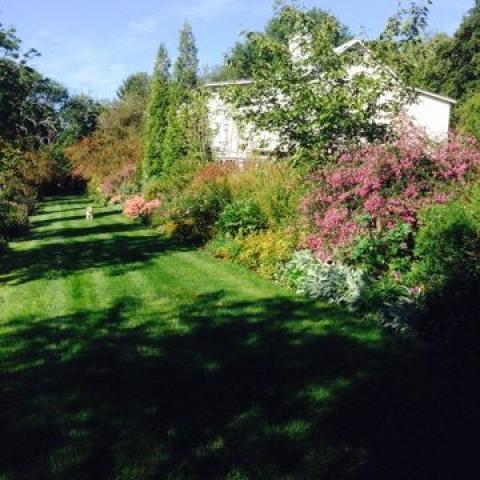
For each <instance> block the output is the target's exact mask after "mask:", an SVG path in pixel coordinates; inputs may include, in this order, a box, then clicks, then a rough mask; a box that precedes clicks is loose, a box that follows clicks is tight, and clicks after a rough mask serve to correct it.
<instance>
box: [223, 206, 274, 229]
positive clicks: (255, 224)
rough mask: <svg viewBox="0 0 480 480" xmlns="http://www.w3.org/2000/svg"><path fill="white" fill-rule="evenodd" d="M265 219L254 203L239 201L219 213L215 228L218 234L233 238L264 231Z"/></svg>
mask: <svg viewBox="0 0 480 480" xmlns="http://www.w3.org/2000/svg"><path fill="white" fill-rule="evenodd" d="M266 226H267V219H266V217H265V215H264V214H263V212H262V211H261V210H260V207H259V206H258V204H257V203H256V202H255V201H252V200H240V201H237V202H235V203H232V204H231V205H228V206H227V207H226V208H225V210H224V211H223V212H222V213H221V215H220V217H219V219H218V222H217V228H218V231H219V233H220V234H222V235H226V236H230V237H235V236H236V235H248V234H250V233H253V232H256V231H259V230H262V229H264V228H265V227H266Z"/></svg>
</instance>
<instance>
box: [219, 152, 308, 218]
mask: <svg viewBox="0 0 480 480" xmlns="http://www.w3.org/2000/svg"><path fill="white" fill-rule="evenodd" d="M302 178H303V174H302V172H301V171H300V170H299V169H295V168H293V167H292V166H290V165H289V164H287V163H274V162H273V161H272V160H251V161H249V162H247V164H246V165H245V166H244V168H241V169H237V170H233V171H232V172H231V174H230V175H229V177H228V182H229V184H230V187H231V189H232V193H233V197H234V199H235V200H253V201H255V203H256V204H258V206H259V207H260V209H261V210H262V212H263V213H264V214H265V216H266V217H267V218H268V221H269V224H270V225H271V226H272V227H278V226H284V225H288V224H289V223H292V222H293V221H294V219H295V218H296V216H297V212H298V205H299V202H300V198H301V197H302V195H303V193H304V187H303V184H304V182H302Z"/></svg>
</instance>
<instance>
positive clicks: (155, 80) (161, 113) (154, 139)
mask: <svg viewBox="0 0 480 480" xmlns="http://www.w3.org/2000/svg"><path fill="white" fill-rule="evenodd" d="M170 66H171V63H170V59H169V57H168V52H167V49H166V48H165V46H164V45H163V44H162V45H160V47H159V49H158V54H157V60H156V63H155V70H154V73H153V77H152V85H151V93H150V101H149V104H148V107H147V114H146V119H145V129H144V156H143V165H142V174H143V180H144V181H146V180H148V179H149V178H151V177H153V176H155V175H159V174H160V173H161V172H162V169H163V161H162V144H163V139H164V137H165V131H166V129H167V126H168V118H167V117H168V112H169V105H170V92H169V90H170Z"/></svg>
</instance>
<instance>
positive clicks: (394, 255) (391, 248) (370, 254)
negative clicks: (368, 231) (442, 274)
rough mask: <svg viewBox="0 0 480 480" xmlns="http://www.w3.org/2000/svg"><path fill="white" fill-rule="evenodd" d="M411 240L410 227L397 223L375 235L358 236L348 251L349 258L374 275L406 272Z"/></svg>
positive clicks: (409, 260)
mask: <svg viewBox="0 0 480 480" xmlns="http://www.w3.org/2000/svg"><path fill="white" fill-rule="evenodd" d="M412 240H413V233H412V227H411V226H410V225H408V224H406V223H399V224H398V225H396V226H395V227H393V228H392V229H389V230H386V231H385V232H383V233H382V234H378V235H377V236H372V235H363V236H360V237H358V238H357V240H356V241H355V243H354V244H353V246H352V249H351V251H350V258H351V260H352V261H353V263H354V264H355V265H358V266H360V267H361V268H362V269H364V270H366V271H368V272H369V273H370V274H373V275H375V276H380V275H382V274H383V273H385V272H387V271H390V272H406V271H408V270H409V268H410V264H411V261H412V248H413V245H412Z"/></svg>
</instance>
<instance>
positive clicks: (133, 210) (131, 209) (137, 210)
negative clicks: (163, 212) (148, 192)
mask: <svg viewBox="0 0 480 480" xmlns="http://www.w3.org/2000/svg"><path fill="white" fill-rule="evenodd" d="M158 207H160V200H157V199H155V200H151V201H149V202H147V201H146V200H145V199H144V198H143V197H142V196H141V195H136V196H135V197H131V198H129V199H128V200H127V201H126V202H125V205H124V206H123V213H124V215H125V216H127V217H128V218H131V219H135V220H136V219H140V220H142V221H143V222H147V221H148V220H149V219H150V217H151V215H152V213H153V211H154V210H155V209H156V208H158Z"/></svg>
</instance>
